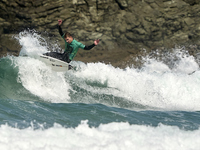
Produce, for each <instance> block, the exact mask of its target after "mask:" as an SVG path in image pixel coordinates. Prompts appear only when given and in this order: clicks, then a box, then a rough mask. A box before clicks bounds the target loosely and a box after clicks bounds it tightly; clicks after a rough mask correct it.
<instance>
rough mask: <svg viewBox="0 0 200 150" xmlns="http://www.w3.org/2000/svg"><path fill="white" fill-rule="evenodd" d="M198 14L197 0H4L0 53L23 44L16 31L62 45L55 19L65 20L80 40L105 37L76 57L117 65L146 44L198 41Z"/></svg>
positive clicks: (0, 5)
mask: <svg viewBox="0 0 200 150" xmlns="http://www.w3.org/2000/svg"><path fill="white" fill-rule="evenodd" d="M199 17H200V2H199V0H174V1H171V0H160V1H154V0H59V1H53V0H43V1H41V0H23V1H21V0H9V1H8V0H2V1H0V34H1V36H0V40H1V43H0V52H1V56H2V55H5V54H6V53H11V54H14V55H17V53H19V51H20V46H19V44H18V43H17V42H16V41H15V40H14V39H12V35H13V34H18V33H19V32H20V31H23V30H25V29H27V28H30V29H35V30H36V31H38V32H41V33H42V32H48V33H49V34H48V35H49V36H52V37H53V40H55V41H56V40H58V41H59V42H60V44H61V47H62V48H64V42H63V41H62V39H61V38H60V36H59V33H58V31H57V20H58V19H62V20H63V25H62V28H63V31H64V32H65V31H69V32H71V33H72V34H73V35H74V37H75V38H76V39H78V40H79V41H80V42H82V43H84V44H91V43H92V42H93V40H94V39H97V38H100V39H101V43H100V44H99V45H98V46H97V47H95V48H94V49H93V50H92V51H90V52H85V51H81V50H80V51H79V52H78V54H77V57H75V59H76V60H81V61H104V62H106V63H109V62H112V63H114V62H115V64H117V65H118V66H119V64H120V62H121V61H122V60H127V58H132V57H131V56H132V55H138V54H140V51H141V49H144V48H145V49H146V51H145V52H146V53H148V52H150V51H151V50H154V49H159V48H162V47H165V48H174V46H175V45H185V46H186V45H197V46H198V45H200V40H199V38H200V19H199ZM7 41H9V43H13V44H12V45H13V46H12V47H9V45H7V44H6V43H8V42H7ZM16 48H17V49H16ZM16 50H17V51H18V52H16ZM117 55H118V56H117ZM94 56H95V57H94Z"/></svg>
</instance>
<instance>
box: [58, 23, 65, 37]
mask: <svg viewBox="0 0 200 150" xmlns="http://www.w3.org/2000/svg"><path fill="white" fill-rule="evenodd" d="M58 31H59V33H60V35H61V36H63V34H64V33H63V31H62V28H61V26H60V25H58Z"/></svg>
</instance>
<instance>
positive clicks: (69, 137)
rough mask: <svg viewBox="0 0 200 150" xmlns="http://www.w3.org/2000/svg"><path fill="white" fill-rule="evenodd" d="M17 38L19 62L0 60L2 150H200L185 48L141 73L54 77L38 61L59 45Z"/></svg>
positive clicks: (196, 98) (193, 63)
mask: <svg viewBox="0 0 200 150" xmlns="http://www.w3.org/2000/svg"><path fill="white" fill-rule="evenodd" d="M15 38H17V40H18V41H19V43H20V44H21V46H22V48H21V52H20V56H18V57H16V56H6V57H2V58H0V148H1V149H2V150H27V149H29V150H41V149H42V150H49V149H51V150H66V149H69V150H79V149H80V150H105V149H106V150H128V149H133V150H135V149H137V150H151V149H152V150H177V149H181V150H189V149H190V150H199V148H200V142H199V141H200V92H199V90H200V71H199V64H198V58H194V57H193V56H190V55H188V54H186V50H185V49H184V48H174V49H173V51H172V52H171V53H169V54H168V55H166V56H165V55H163V56H162V59H159V60H158V59H155V58H152V57H148V56H147V57H145V58H143V59H144V60H145V63H144V65H143V66H142V67H141V68H136V67H127V68H125V69H120V68H115V67H113V66H112V65H108V64H104V63H100V62H99V63H83V62H80V61H72V63H71V64H72V65H73V66H74V67H75V70H70V71H68V72H54V71H52V70H51V69H50V68H48V67H47V66H46V65H45V64H44V63H43V62H41V61H39V60H38V59H36V58H35V56H36V55H38V54H41V53H44V52H47V51H48V49H49V48H50V47H51V48H52V47H53V48H54V49H57V48H58V47H59V46H58V45H56V44H55V45H51V46H49V44H48V41H47V40H46V39H44V38H43V37H42V36H41V35H39V34H38V33H36V32H29V31H24V32H21V33H20V34H19V35H17V36H16V37H15ZM183 49H184V50H183ZM24 55H26V56H24Z"/></svg>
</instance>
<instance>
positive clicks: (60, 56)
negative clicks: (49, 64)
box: [44, 52, 62, 60]
mask: <svg viewBox="0 0 200 150" xmlns="http://www.w3.org/2000/svg"><path fill="white" fill-rule="evenodd" d="M44 55H46V56H50V57H53V58H57V59H60V60H62V54H61V53H57V52H49V53H45V54H44Z"/></svg>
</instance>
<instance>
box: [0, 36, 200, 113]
mask: <svg viewBox="0 0 200 150" xmlns="http://www.w3.org/2000/svg"><path fill="white" fill-rule="evenodd" d="M41 38H42V37H41V36H39V35H38V34H37V33H34V34H33V33H29V32H25V34H24V33H20V34H19V36H18V40H19V42H20V43H21V45H22V50H21V51H22V54H23V55H24V54H26V56H27V57H24V56H19V57H14V56H7V57H5V58H1V68H0V69H1V74H0V75H1V82H2V84H1V90H2V92H1V93H0V94H1V97H7V98H9V99H22V100H24V99H27V100H29V99H34V100H42V101H47V102H51V103H101V104H105V105H110V106H117V107H122V108H130V109H132V108H140V109H164V110H192V111H193V110H200V103H199V97H200V93H199V89H200V71H199V65H198V61H197V60H196V59H195V58H194V57H193V56H190V55H188V54H187V55H186V53H185V51H183V50H182V49H179V48H175V49H174V50H173V52H171V53H170V54H168V55H167V56H166V55H165V56H162V59H160V60H158V59H155V58H154V57H153V58H152V57H150V56H147V57H145V58H143V60H144V65H143V67H141V68H139V69H138V68H134V67H127V68H125V69H120V68H115V67H113V66H112V65H107V64H104V63H100V62H99V63H87V64H85V63H83V62H78V61H73V62H72V65H73V66H75V67H76V68H77V69H76V70H75V71H68V72H65V73H57V72H54V71H52V70H51V69H50V68H48V67H47V66H46V65H45V64H44V63H43V62H41V61H39V60H38V59H35V57H34V56H35V55H36V54H38V53H39V52H40V53H42V52H46V51H47V50H48V48H47V47H48V44H46V45H45V44H44V43H46V41H45V39H42V43H41ZM30 43H34V44H33V45H31V44H30ZM38 47H39V49H38ZM55 47H57V45H56V46H55ZM169 60H170V61H169ZM2 62H3V63H2ZM10 93H11V94H10Z"/></svg>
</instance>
